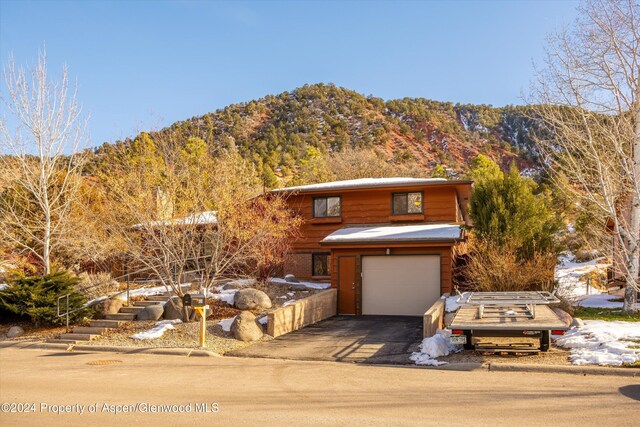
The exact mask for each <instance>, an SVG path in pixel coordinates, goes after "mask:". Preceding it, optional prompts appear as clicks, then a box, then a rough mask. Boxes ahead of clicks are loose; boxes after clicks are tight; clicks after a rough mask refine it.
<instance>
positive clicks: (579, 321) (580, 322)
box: [571, 317, 584, 328]
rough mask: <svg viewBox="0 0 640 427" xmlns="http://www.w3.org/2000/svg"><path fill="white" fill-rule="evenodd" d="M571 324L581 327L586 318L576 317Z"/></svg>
mask: <svg viewBox="0 0 640 427" xmlns="http://www.w3.org/2000/svg"><path fill="white" fill-rule="evenodd" d="M571 326H574V327H576V328H580V327H582V326H584V320H582V319H580V318H579V317H574V318H573V321H572V322H571Z"/></svg>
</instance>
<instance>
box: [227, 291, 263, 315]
mask: <svg viewBox="0 0 640 427" xmlns="http://www.w3.org/2000/svg"><path fill="white" fill-rule="evenodd" d="M233 305H234V306H235V307H236V308H239V309H240V310H263V309H267V308H271V299H270V298H269V295H267V294H265V293H264V292H262V291H260V290H258V289H253V288H248V289H240V290H239V291H238V292H236V294H235V295H234V296H233Z"/></svg>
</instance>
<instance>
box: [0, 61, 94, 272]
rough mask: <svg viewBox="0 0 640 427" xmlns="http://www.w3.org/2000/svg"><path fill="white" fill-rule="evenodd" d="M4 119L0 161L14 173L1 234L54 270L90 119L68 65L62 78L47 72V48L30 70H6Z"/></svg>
mask: <svg viewBox="0 0 640 427" xmlns="http://www.w3.org/2000/svg"><path fill="white" fill-rule="evenodd" d="M4 79H5V89H6V94H3V96H2V104H3V106H4V107H5V108H6V110H7V112H8V113H9V116H8V117H7V116H6V115H5V114H3V117H2V119H0V163H2V168H6V169H11V170H12V171H13V172H14V173H15V175H14V176H13V180H12V182H10V183H9V184H8V185H7V188H5V189H4V192H3V195H2V197H0V222H1V224H2V226H0V234H1V235H2V238H3V240H4V241H5V242H7V244H9V245H11V246H12V247H14V248H15V249H16V250H18V251H21V252H24V253H29V254H31V255H32V256H34V257H35V258H36V259H38V260H39V261H40V262H41V263H42V266H43V272H44V274H48V273H50V272H51V262H52V260H51V256H52V253H54V251H56V250H57V248H58V247H59V246H60V243H61V239H60V237H61V236H65V235H66V234H67V231H68V228H69V226H71V225H72V224H70V222H69V220H68V219H69V218H68V217H69V213H70V212H71V209H72V206H73V203H74V201H75V196H76V192H77V190H78V188H79V186H80V183H81V178H80V176H79V173H78V172H79V170H80V168H81V167H82V164H83V160H84V156H83V154H82V152H81V149H82V148H83V146H84V144H85V142H86V133H85V127H86V120H84V119H83V118H82V116H81V108H80V106H79V105H78V102H77V98H76V93H77V92H76V90H75V89H74V90H72V89H71V88H70V85H69V80H68V72H67V69H66V68H64V69H63V72H62V76H61V79H60V81H59V82H53V81H51V80H50V79H49V77H48V75H47V61H46V55H45V54H44V53H42V54H40V55H39V56H38V62H37V64H36V65H35V67H34V68H33V69H32V70H25V69H24V68H16V65H15V62H14V61H13V59H10V60H9V62H8V64H7V66H6V67H5V70H4Z"/></svg>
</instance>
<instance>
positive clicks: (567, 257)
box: [555, 252, 609, 301]
mask: <svg viewBox="0 0 640 427" xmlns="http://www.w3.org/2000/svg"><path fill="white" fill-rule="evenodd" d="M575 259H576V257H575V255H573V254H572V253H571V252H565V253H563V254H562V255H561V256H560V257H558V264H557V265H556V269H555V279H556V280H557V281H558V293H557V295H558V296H559V297H562V298H564V299H566V300H569V301H576V300H577V299H579V298H581V297H583V296H585V295H587V292H589V294H599V293H601V291H599V290H598V289H596V288H594V287H590V288H587V281H586V279H584V280H583V277H584V276H586V275H588V274H590V273H592V272H597V273H598V274H603V275H605V274H606V272H607V267H608V266H609V264H602V263H599V261H601V260H602V258H597V259H593V260H591V261H586V262H576V261H575Z"/></svg>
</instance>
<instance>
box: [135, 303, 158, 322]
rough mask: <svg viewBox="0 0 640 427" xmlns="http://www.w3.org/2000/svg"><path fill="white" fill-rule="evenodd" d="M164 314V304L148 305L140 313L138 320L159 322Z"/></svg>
mask: <svg viewBox="0 0 640 427" xmlns="http://www.w3.org/2000/svg"><path fill="white" fill-rule="evenodd" d="M163 314H164V307H163V306H162V304H154V305H148V306H146V307H145V308H144V310H142V311H141V312H140V313H138V316H137V319H138V320H158V319H160V318H161V317H162V315H163Z"/></svg>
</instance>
